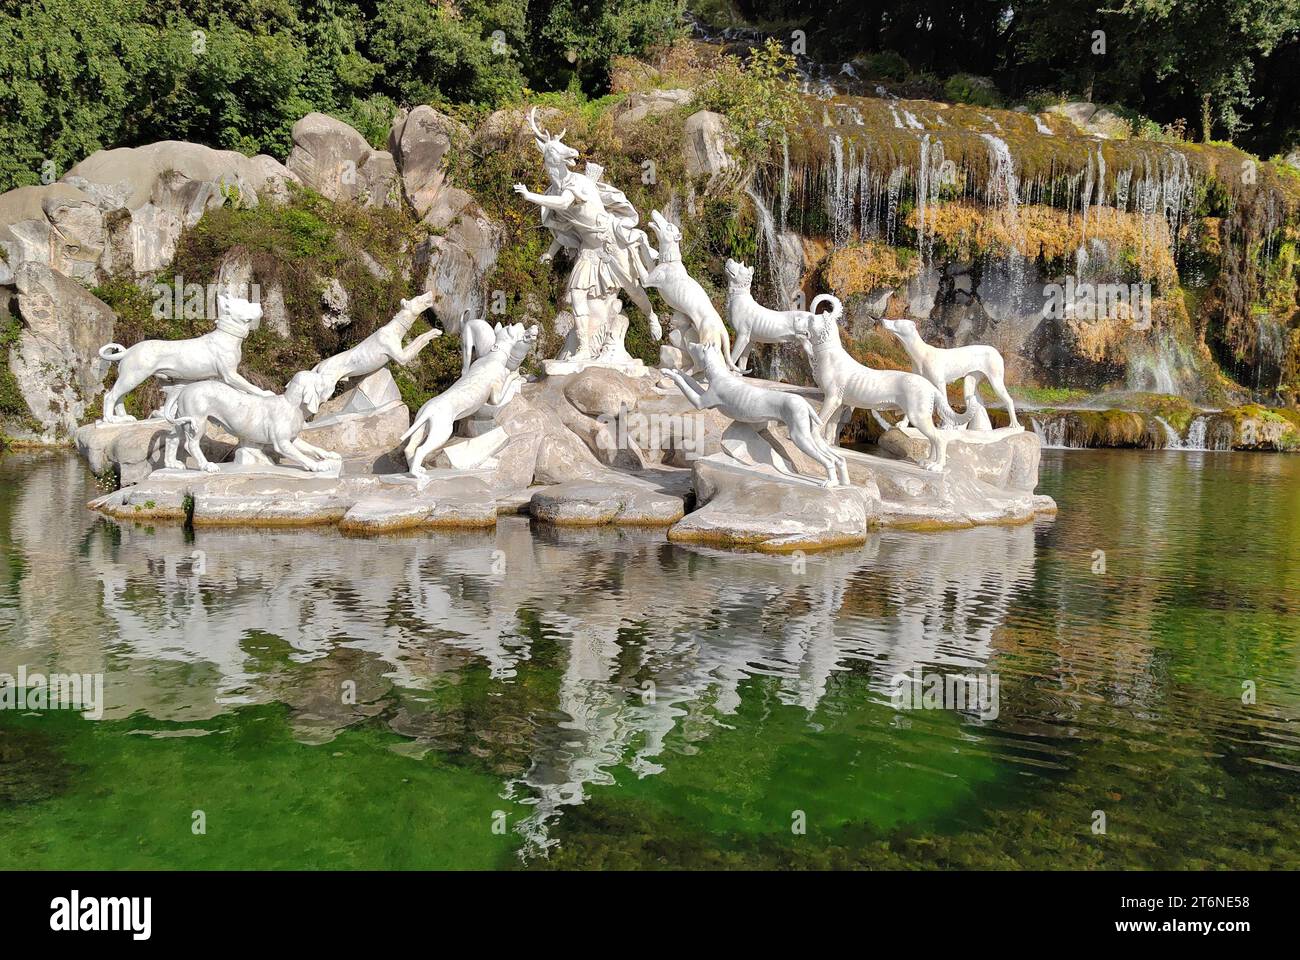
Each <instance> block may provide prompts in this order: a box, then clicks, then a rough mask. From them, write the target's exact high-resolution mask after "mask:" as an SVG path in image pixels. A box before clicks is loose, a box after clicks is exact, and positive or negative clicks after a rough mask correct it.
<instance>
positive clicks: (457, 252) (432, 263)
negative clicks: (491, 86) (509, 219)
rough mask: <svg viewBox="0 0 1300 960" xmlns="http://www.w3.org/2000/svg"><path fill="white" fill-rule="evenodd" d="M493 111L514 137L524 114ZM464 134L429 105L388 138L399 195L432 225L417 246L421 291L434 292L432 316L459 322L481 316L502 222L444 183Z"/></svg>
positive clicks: (503, 133) (465, 131) (405, 119)
mask: <svg viewBox="0 0 1300 960" xmlns="http://www.w3.org/2000/svg"><path fill="white" fill-rule="evenodd" d="M498 113H499V114H502V116H503V118H505V119H504V120H503V123H502V131H501V136H502V137H503V138H505V139H506V140H511V139H513V138H514V137H515V136H516V135H517V134H518V126H519V125H522V123H523V121H522V114H518V112H517V111H515V112H513V113H508V112H506V111H498ZM493 116H494V117H495V116H497V114H493ZM489 119H490V118H489ZM488 125H489V124H488V123H485V124H484V127H485V128H486V127H487V126H488ZM507 131H509V132H507ZM469 137H470V132H469V130H468V128H466V127H465V126H464V125H462V124H460V123H458V122H456V121H455V120H452V119H451V118H450V117H447V116H444V115H443V114H441V113H439V112H438V111H437V110H434V109H433V108H432V107H428V106H421V107H416V108H415V109H414V110H412V111H411V112H410V113H408V114H406V115H405V116H404V117H401V118H399V120H398V122H397V123H395V124H394V125H393V129H392V130H391V131H390V132H389V135H388V144H389V147H390V149H391V150H392V153H393V156H394V158H396V161H397V164H398V168H399V169H400V171H401V183H402V193H403V195H404V196H405V198H406V201H407V203H409V204H410V206H411V209H412V210H413V211H414V212H415V214H416V216H418V217H420V218H421V219H422V220H423V221H424V222H425V223H426V224H427V225H428V227H429V229H430V235H429V236H428V237H427V238H426V239H425V240H423V241H422V242H421V243H420V244H419V245H418V246H417V247H416V249H415V256H414V260H415V270H416V273H417V275H422V276H423V283H422V286H423V288H424V289H425V290H431V291H432V292H433V311H434V314H435V315H436V316H437V317H438V319H439V320H441V321H442V322H443V323H444V324H446V323H447V322H448V321H455V320H457V319H459V317H460V314H461V312H462V311H464V310H470V311H473V312H474V313H475V315H480V314H481V313H482V311H483V290H482V287H483V278H484V277H485V276H487V274H488V273H489V272H490V271H491V269H492V267H493V266H494V265H495V264H496V260H497V253H498V252H499V251H500V249H501V237H502V230H501V226H500V225H499V224H497V223H496V222H494V221H493V220H492V219H491V218H490V217H489V216H488V215H487V214H486V213H485V212H484V211H483V208H482V207H480V206H479V205H478V203H477V202H476V201H475V200H474V198H473V196H471V195H470V194H469V193H468V192H466V191H465V190H462V189H461V188H459V187H457V186H455V185H453V184H451V183H450V182H448V180H447V159H448V154H449V152H450V151H451V149H452V147H453V146H454V145H455V144H456V143H457V142H458V141H459V142H468V140H469ZM503 142H504V141H503ZM502 149H504V146H502Z"/></svg>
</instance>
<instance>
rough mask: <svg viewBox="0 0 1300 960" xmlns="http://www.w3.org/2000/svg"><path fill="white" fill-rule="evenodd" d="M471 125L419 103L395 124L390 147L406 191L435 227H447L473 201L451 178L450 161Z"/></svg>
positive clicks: (465, 140)
mask: <svg viewBox="0 0 1300 960" xmlns="http://www.w3.org/2000/svg"><path fill="white" fill-rule="evenodd" d="M469 138H470V131H469V128H468V127H466V126H465V125H464V124H462V123H458V122H457V121H455V120H453V119H451V118H450V117H448V116H445V115H444V114H441V113H439V112H438V111H437V110H435V109H433V107H430V106H419V107H416V108H415V109H414V110H412V111H410V113H408V114H406V115H405V116H404V117H400V118H399V119H398V121H397V122H396V123H395V124H393V129H392V130H391V131H390V132H389V134H388V149H389V152H390V153H391V154H392V155H393V159H394V160H396V161H397V166H398V168H399V169H400V170H401V179H402V195H403V196H404V197H405V198H406V202H407V203H408V204H410V206H411V209H412V210H414V211H415V215H416V216H417V217H420V218H421V219H426V218H427V219H428V222H429V224H430V226H433V227H434V228H435V229H440V228H445V227H446V226H447V225H448V224H449V223H451V221H452V219H453V218H454V217H455V216H456V215H457V214H458V213H460V211H461V210H463V209H464V208H465V207H467V206H468V205H469V204H470V203H472V202H473V199H474V198H473V197H471V196H470V195H469V194H468V193H466V192H465V191H464V190H461V189H459V188H457V187H453V186H451V185H450V184H449V183H448V182H447V161H448V159H449V153H450V151H451V149H452V147H453V146H454V145H457V144H459V145H460V146H464V145H465V144H466V143H468V141H469Z"/></svg>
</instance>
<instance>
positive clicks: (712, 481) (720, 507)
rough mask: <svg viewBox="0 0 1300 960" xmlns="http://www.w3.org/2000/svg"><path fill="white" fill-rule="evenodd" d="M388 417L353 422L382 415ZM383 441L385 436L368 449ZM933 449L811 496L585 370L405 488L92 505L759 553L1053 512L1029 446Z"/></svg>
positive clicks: (142, 490)
mask: <svg viewBox="0 0 1300 960" xmlns="http://www.w3.org/2000/svg"><path fill="white" fill-rule="evenodd" d="M787 389H791V390H798V392H801V393H810V391H807V389H806V388H803V389H800V388H787ZM810 398H811V399H813V400H814V402H815V401H816V397H815V396H812V397H810ZM388 409H390V408H389V407H388V406H387V405H385V407H383V408H380V409H379V410H376V411H373V412H372V413H370V414H359V415H360V416H369V417H372V418H373V417H377V416H380V415H383V416H388V415H389V414H387V413H385V411H387V410H388ZM392 409H393V410H394V412H393V413H392V414H391V416H392V418H393V422H392V425H391V429H392V431H394V433H393V440H392V443H393V445H394V446H396V438H397V437H398V436H400V433H401V431H402V430H404V429H405V425H406V423H407V422H408V415H407V411H406V408H405V407H401V406H400V405H399V406H398V407H395V408H392ZM350 416H358V414H349V413H347V412H346V411H345V410H338V411H333V412H332V417H331V418H330V419H328V420H326V421H324V422H321V423H318V424H313V425H312V427H309V429H313V428H314V429H319V430H324V429H332V430H340V429H343V427H344V425H345V424H347V423H350V422H351V421H347V420H344V419H341V418H346V417H350ZM373 425H374V423H373V421H372V426H373ZM103 429H113V430H116V429H121V430H122V432H123V437H129V438H130V440H129V444H136V445H137V446H135V447H132V450H133V451H134V452H135V453H140V454H141V458H138V459H135V460H132V461H131V462H132V463H138V464H140V465H141V467H142V469H144V468H147V467H148V465H149V463H150V458H151V457H152V450H151V446H150V445H151V444H152V443H154V442H156V441H155V439H154V438H153V437H152V436H151V435H150V434H148V431H149V430H151V429H154V430H156V429H158V428H157V427H156V426H154V427H150V426H149V425H148V424H128V425H125V426H124V427H122V428H103ZM389 429H390V428H389V426H387V425H385V426H383V430H384V431H385V432H384V433H383V436H385V437H387V436H388V433H387V432H386V431H388V430H389ZM137 431H138V432H137ZM106 435H107V434H104V433H102V432H101V433H100V434H97V435H96V436H97V437H100V438H102V437H103V436H106ZM366 436H369V435H366ZM946 436H947V439H948V445H947V450H948V462H947V465H946V467H945V469H944V470H943V471H941V472H940V471H934V470H930V469H927V468H926V467H925V466H922V462H923V461H927V460H928V458H929V445H928V443H927V442H926V441H924V439H923V438H920V437H919V435H917V436H912V435H911V433H910V432H904V431H899V430H894V431H891V432H890V433H889V434H887V435H886V436H885V437H884V438H883V440H882V442H881V445H880V447H879V448H878V449H873V450H872V451H871V452H862V451H853V450H843V449H841V450H839V453H840V454H841V455H842V456H843V458H844V460H845V462H846V465H847V472H848V477H849V481H850V482H849V483H848V484H847V485H843V484H838V485H834V486H831V487H824V486H823V485H822V483H823V481H825V479H826V472H825V469H824V468H823V467H821V466H820V465H818V464H816V463H814V462H812V461H811V460H810V459H809V458H808V457H807V456H805V455H804V454H803V453H801V452H800V451H799V450H798V449H797V448H795V447H794V445H793V444H791V443H790V441H789V439H788V437H786V436H785V435H784V433H783V432H782V428H781V427H779V426H774V427H771V428H770V429H768V430H766V431H764V432H762V433H759V432H757V431H755V430H754V428H752V427H750V426H747V425H744V424H737V423H733V422H732V421H730V420H728V419H727V418H726V417H724V416H722V415H721V414H720V413H718V411H716V410H705V411H700V410H696V409H694V408H693V407H692V406H691V405H690V404H689V402H688V401H687V400H686V399H685V398H684V397H683V396H682V395H681V394H680V392H679V391H677V390H676V389H675V388H674V389H673V390H671V391H665V390H663V389H661V388H659V387H658V386H657V384H656V382H655V378H654V377H653V376H644V377H636V378H634V377H628V376H625V375H624V374H622V373H620V372H618V371H617V370H615V369H611V368H609V367H601V366H589V367H587V368H586V369H584V370H583V371H582V372H580V373H576V374H572V375H569V376H563V377H561V376H554V377H547V378H543V379H541V380H538V381H535V382H530V383H526V384H524V386H523V390H522V392H521V394H520V395H519V396H518V397H516V398H515V399H514V400H513V401H511V402H510V403H509V404H507V405H506V406H505V407H503V408H502V409H500V410H498V411H495V412H494V413H493V414H491V415H490V416H487V417H484V418H483V419H482V420H473V419H472V420H470V421H467V422H466V423H465V424H464V425H463V429H462V436H461V437H459V438H457V439H455V440H453V441H452V442H451V443H450V444H448V445H447V446H446V447H445V448H444V449H443V451H441V452H440V454H439V455H438V457H436V458H434V460H433V462H434V463H435V464H436V466H435V467H433V468H432V469H430V470H429V471H428V475H427V476H424V477H421V478H419V479H417V478H414V477H412V476H410V475H409V474H407V473H405V467H406V465H405V463H404V461H403V460H402V456H401V453H400V451H398V452H397V453H396V454H392V453H390V454H388V455H387V456H386V458H379V459H376V458H372V457H370V456H368V455H365V456H361V457H356V458H353V457H349V458H347V459H346V460H345V461H344V463H343V470H342V474H341V475H339V476H324V475H320V474H312V473H308V472H306V471H302V470H298V469H296V468H288V467H279V468H275V467H268V466H266V465H259V464H247V465H243V466H238V467H235V466H223V468H222V469H221V470H220V471H219V472H218V473H214V474H208V473H201V472H198V471H193V470H184V471H171V470H156V471H152V472H148V471H147V470H146V472H145V475H144V476H142V477H140V478H139V482H138V483H137V484H135V485H134V486H130V487H126V488H124V489H122V490H119V491H117V492H115V493H112V494H108V495H107V496H104V497H100V498H99V499H98V500H95V501H94V502H93V503H92V504H91V506H92V507H94V508H95V509H97V510H100V511H102V512H104V513H105V514H108V515H109V516H112V517H115V518H119V519H123V520H140V521H144V520H163V519H175V520H182V519H186V518H187V517H188V518H189V519H191V520H192V521H193V523H195V524H196V525H205V524H206V525H220V524H226V525H233V524H239V525H248V526H284V525H307V524H325V523H328V524H337V525H338V526H339V528H340V529H341V530H343V531H346V532H350V533H357V534H369V533H384V532H389V531H396V530H407V529H419V528H430V527H483V526H491V525H493V524H495V523H496V518H497V516H498V515H499V514H506V513H511V514H517V513H524V514H527V515H528V516H530V517H532V518H533V520H534V521H536V522H538V523H546V524H556V525H566V526H599V525H606V524H614V525H627V526H633V525H637V526H645V525H653V526H662V527H667V528H669V529H668V538H669V539H670V540H672V541H675V542H680V543H707V544H715V545H719V546H724V547H728V548H744V549H755V550H761V551H770V552H781V551H793V550H813V549H821V548H826V547H839V546H851V545H855V544H861V543H864V542H865V541H866V540H867V538H868V537H869V535H870V532H871V531H872V530H873V529H876V528H880V527H900V528H907V529H915V530H945V529H955V528H961V527H970V526H974V525H977V524H998V523H1024V522H1027V521H1030V520H1032V519H1033V518H1034V517H1036V516H1040V515H1043V514H1050V513H1054V512H1055V509H1056V505H1055V504H1054V503H1053V502H1052V501H1051V499H1050V498H1048V497H1044V496H1040V495H1036V494H1035V493H1034V488H1035V487H1036V486H1037V484H1038V464H1039V441H1038V438H1037V437H1036V436H1035V435H1034V434H1032V433H1025V432H1023V431H1015V430H995V431H947V432H946ZM311 439H312V442H313V443H317V444H318V445H320V446H322V447H326V448H327V449H328V448H330V447H331V444H330V443H328V442H324V441H322V440H321V439H319V438H317V437H315V436H313V437H312V438H311ZM336 439H347V438H346V437H344V438H336ZM352 439H353V440H358V439H359V437H358V435H353V438H352ZM119 440H120V441H121V442H122V443H128V441H127V440H126V439H123V438H119ZM145 440H148V441H149V442H148V443H145V442H144V441H145ZM387 442H388V441H385V443H387ZM129 444H128V445H129ZM109 449H110V444H107V443H105V444H101V445H99V446H97V447H94V450H98V451H99V453H98V454H95V453H94V452H93V451H90V452H88V457H89V459H90V460H91V464H92V467H94V466H95V463H96V459H95V457H96V456H97V455H98V456H107V454H108V451H109ZM118 452H119V453H122V451H121V450H120V449H119V450H118ZM146 453H147V454H148V456H145V455H144V454H146Z"/></svg>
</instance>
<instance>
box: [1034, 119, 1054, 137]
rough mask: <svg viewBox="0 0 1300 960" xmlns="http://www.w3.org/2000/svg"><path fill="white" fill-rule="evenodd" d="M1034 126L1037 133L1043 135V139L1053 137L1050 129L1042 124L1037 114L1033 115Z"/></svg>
mask: <svg viewBox="0 0 1300 960" xmlns="http://www.w3.org/2000/svg"><path fill="white" fill-rule="evenodd" d="M1034 126H1035V127H1037V128H1038V132H1039V133H1041V134H1043V136H1045V137H1050V136H1052V135H1053V134H1052V128H1051V127H1049V126H1048V125H1047V124H1045V123H1043V121H1042V118H1040V117H1039V116H1038V114H1034Z"/></svg>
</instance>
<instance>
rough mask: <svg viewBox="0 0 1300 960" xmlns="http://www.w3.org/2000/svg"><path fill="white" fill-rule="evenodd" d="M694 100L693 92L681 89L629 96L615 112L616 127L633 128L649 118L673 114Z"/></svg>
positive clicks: (642, 92) (641, 92)
mask: <svg viewBox="0 0 1300 960" xmlns="http://www.w3.org/2000/svg"><path fill="white" fill-rule="evenodd" d="M694 99H695V94H694V93H693V92H692V91H690V90H685V89H681V88H677V89H670V90H646V91H640V92H637V93H632V94H629V95H628V97H627V99H625V100H624V101H623V102H622V103H620V104H619V105H618V107H616V108H615V110H614V126H616V127H625V126H632V125H634V124H637V123H640V122H641V121H642V120H645V119H646V118H647V117H655V116H659V115H661V114H665V113H671V112H672V111H674V110H676V109H678V108H680V107H684V106H687V105H688V104H690V103H691V101H692V100H694Z"/></svg>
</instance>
